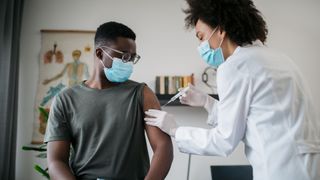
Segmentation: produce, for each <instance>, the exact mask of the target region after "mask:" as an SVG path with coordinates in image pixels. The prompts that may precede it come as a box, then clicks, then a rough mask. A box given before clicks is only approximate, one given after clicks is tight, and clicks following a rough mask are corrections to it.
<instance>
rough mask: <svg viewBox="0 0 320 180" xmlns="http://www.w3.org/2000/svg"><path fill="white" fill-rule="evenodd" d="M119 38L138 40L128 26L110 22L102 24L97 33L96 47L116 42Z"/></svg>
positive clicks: (95, 38)
mask: <svg viewBox="0 0 320 180" xmlns="http://www.w3.org/2000/svg"><path fill="white" fill-rule="evenodd" d="M118 37H124V38H129V39H132V40H136V34H135V33H134V32H133V31H132V30H131V29H130V28H129V27H128V26H126V25H124V24H121V23H118V22H114V21H110V22H106V23H104V24H101V25H100V26H99V27H98V28H97V31H96V35H95V37H94V44H95V46H96V47H98V46H102V45H107V44H108V43H109V42H114V41H116V39H117V38H118Z"/></svg>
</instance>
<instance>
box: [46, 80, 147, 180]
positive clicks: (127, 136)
mask: <svg viewBox="0 0 320 180" xmlns="http://www.w3.org/2000/svg"><path fill="white" fill-rule="evenodd" d="M144 86H145V84H143V83H137V82H134V81H127V82H125V83H122V84H119V85H117V86H115V87H111V88H107V89H102V90H98V89H92V88H89V87H87V86H86V85H85V84H84V82H83V83H82V84H79V85H76V86H74V87H72V88H68V89H66V90H64V91H62V92H61V93H59V95H57V96H56V97H55V99H54V101H53V103H52V106H51V109H50V114H49V120H48V126H47V130H46V135H45V140H44V141H45V142H50V141H60V140H63V141H70V142H71V145H72V149H73V152H72V153H71V157H70V168H71V169H72V171H73V173H74V175H75V176H76V177H77V179H96V178H104V179H108V180H109V179H110V180H118V179H119V180H120V179H123V180H125V179H128V180H129V179H130V180H138V179H143V178H144V177H145V175H146V174H147V171H148V169H149V166H150V163H149V156H148V151H147V145H146V140H145V135H144V112H143V88H144Z"/></svg>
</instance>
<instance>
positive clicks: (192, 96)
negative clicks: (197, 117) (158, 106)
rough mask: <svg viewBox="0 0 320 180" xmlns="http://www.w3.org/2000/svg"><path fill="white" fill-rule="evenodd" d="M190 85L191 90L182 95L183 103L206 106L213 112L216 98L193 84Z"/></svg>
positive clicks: (181, 100)
mask: <svg viewBox="0 0 320 180" xmlns="http://www.w3.org/2000/svg"><path fill="white" fill-rule="evenodd" d="M188 86H189V90H188V91H187V92H186V93H185V94H183V95H182V96H180V102H181V104H186V105H189V106H198V107H204V108H205V109H206V110H207V111H208V112H211V110H212V107H213V104H214V101H215V100H214V99H213V98H212V97H211V96H209V95H208V94H206V93H204V92H202V91H201V90H199V89H197V88H196V87H194V86H193V85H192V84H188Z"/></svg>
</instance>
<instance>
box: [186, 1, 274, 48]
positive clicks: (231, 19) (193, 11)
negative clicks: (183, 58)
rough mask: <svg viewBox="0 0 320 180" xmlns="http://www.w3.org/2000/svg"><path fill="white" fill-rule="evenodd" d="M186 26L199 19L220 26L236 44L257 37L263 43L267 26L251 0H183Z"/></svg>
mask: <svg viewBox="0 0 320 180" xmlns="http://www.w3.org/2000/svg"><path fill="white" fill-rule="evenodd" d="M186 1H187V3H188V5H189V8H188V9H185V10H184V12H185V13H186V15H187V17H186V18H185V24H186V27H187V28H193V27H195V25H196V23H197V21H198V20H199V19H200V20H201V21H203V22H204V23H206V24H208V25H209V26H211V27H212V28H215V27H217V26H219V27H220V28H221V30H224V31H226V34H227V35H228V37H229V38H230V40H231V41H233V42H235V43H236V44H237V45H239V46H243V45H246V44H251V43H252V41H255V40H257V39H259V40H260V41H261V42H263V43H265V41H266V39H267V34H268V29H267V27H266V22H265V21H264V20H263V18H262V15H261V13H260V12H259V11H258V10H257V9H256V7H255V5H254V4H253V2H252V0H186Z"/></svg>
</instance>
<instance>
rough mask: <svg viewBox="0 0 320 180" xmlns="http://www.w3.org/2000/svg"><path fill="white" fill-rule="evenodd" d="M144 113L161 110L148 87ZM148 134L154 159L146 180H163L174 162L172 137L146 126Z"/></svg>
mask: <svg viewBox="0 0 320 180" xmlns="http://www.w3.org/2000/svg"><path fill="white" fill-rule="evenodd" d="M143 94H144V105H143V106H144V111H147V110H149V109H160V103H159V101H158V99H157V97H156V96H155V94H154V93H153V92H152V91H151V89H150V88H148V87H147V86H145V87H144V92H143ZM145 129H146V133H147V136H148V139H149V142H150V145H151V147H152V150H153V153H154V154H153V157H152V160H151V165H150V169H149V172H148V174H147V176H146V178H145V179H146V180H158V179H159V180H163V179H164V178H165V177H166V176H167V174H168V172H169V169H170V166H171V163H172V160H173V148H172V142H171V138H170V136H168V135H167V134H165V133H163V132H162V131H161V130H160V129H159V128H157V127H154V126H149V125H145Z"/></svg>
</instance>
